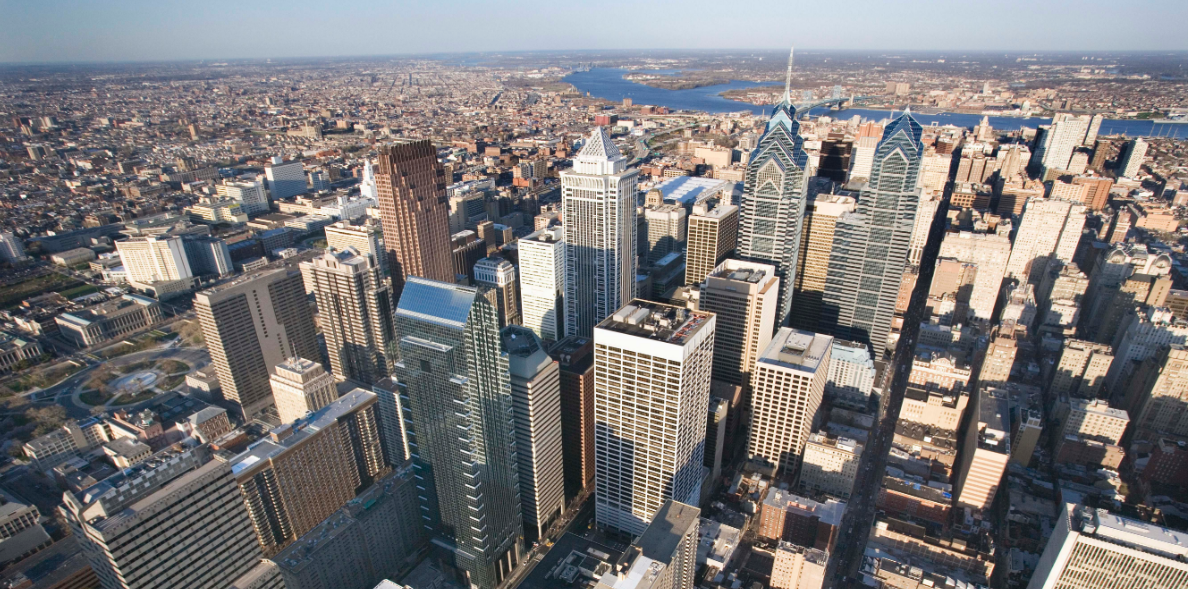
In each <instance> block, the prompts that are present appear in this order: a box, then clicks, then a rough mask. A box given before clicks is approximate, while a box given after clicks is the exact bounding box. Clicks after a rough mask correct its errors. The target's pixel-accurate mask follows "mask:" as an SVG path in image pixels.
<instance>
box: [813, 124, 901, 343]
mask: <svg viewBox="0 0 1188 589" xmlns="http://www.w3.org/2000/svg"><path fill="white" fill-rule="evenodd" d="M922 133H923V129H922V128H921V127H920V123H918V122H916V119H914V118H912V115H911V112H910V111H907V110H905V111H904V113H903V115H901V116H900V117H899V118H897V119H895V120H894V121H892V122H891V124H889V125H887V128H886V129H884V130H883V138H882V139H881V140H880V141H879V145H878V147H877V148H875V156H874V166H873V167H872V169H871V174H870V183H869V184H868V185H867V186H866V187H865V188H863V189H862V192H861V194H860V195H859V197H858V206H857V209H856V210H855V211H854V212H853V213H846V214H843V215H842V216H841V217H840V218H838V221H837V227H836V229H835V230H834V237H833V252H832V253H831V254H830V257H829V273H828V275H827V277H826V280H825V293H824V295H823V296H822V299H823V313H822V317H821V324H820V325H821V329H822V330H823V331H825V332H826V333H832V334H833V335H834V336H836V337H838V338H840V339H845V340H851V341H857V342H861V343H864V344H866V345H867V347H868V348H869V349H870V350H871V351H872V353H874V354H875V355H876V357H877V356H878V355H879V354H880V352H881V350H882V349H883V347H884V346H885V345H886V342H887V335H888V334H889V333H890V331H891V318H892V315H894V313H895V299H896V297H897V296H898V294H899V286H900V282H902V280H903V269H904V266H905V265H906V264H907V257H908V244H909V242H910V241H911V238H912V228H913V226H914V224H915V222H916V209H917V207H918V206H919V203H920V196H919V189H918V188H916V180H917V178H918V177H919V175H920V159H921V156H922V155H923V152H924V145H923V144H922V143H921V141H920V136H921V134H922Z"/></svg>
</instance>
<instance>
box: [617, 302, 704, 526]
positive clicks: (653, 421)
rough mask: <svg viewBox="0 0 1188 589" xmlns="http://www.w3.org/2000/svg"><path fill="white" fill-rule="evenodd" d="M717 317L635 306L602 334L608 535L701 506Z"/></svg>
mask: <svg viewBox="0 0 1188 589" xmlns="http://www.w3.org/2000/svg"><path fill="white" fill-rule="evenodd" d="M714 332H715V317H714V315H713V314H710V313H700V312H696V311H690V310H688V309H686V308H683V307H675V306H671V305H662V304H659V303H653V302H650V301H644V300H640V299H635V300H633V301H631V302H630V303H629V304H628V305H626V306H624V307H623V308H622V309H619V310H618V311H616V312H615V313H614V314H613V315H612V316H611V317H608V318H607V319H606V320H605V321H603V322H602V323H599V324H598V326H597V327H596V328H595V329H594V429H595V452H594V455H595V460H596V461H597V464H598V468H597V472H596V474H595V480H596V492H595V499H596V502H595V504H594V507H595V512H594V513H595V518H596V521H597V522H598V525H599V527H602V528H606V529H609V530H613V531H617V532H620V533H624V534H628V535H631V536H638V535H640V534H642V533H643V532H644V529H645V528H647V526H648V523H649V522H651V521H652V518H653V516H655V514H656V512H658V511H659V510H660V508H661V506H663V504H664V503H665V502H666V501H668V500H670V499H671V500H674V501H675V500H680V501H682V502H686V503H689V504H692V505H697V504H699V503H700V501H699V495H700V491H701V483H702V479H703V478H704V472H703V469H704V468H705V467H704V466H702V463H703V462H704V446H705V410H706V407H708V406H709V389H710V365H711V363H712V361H713V347H714Z"/></svg>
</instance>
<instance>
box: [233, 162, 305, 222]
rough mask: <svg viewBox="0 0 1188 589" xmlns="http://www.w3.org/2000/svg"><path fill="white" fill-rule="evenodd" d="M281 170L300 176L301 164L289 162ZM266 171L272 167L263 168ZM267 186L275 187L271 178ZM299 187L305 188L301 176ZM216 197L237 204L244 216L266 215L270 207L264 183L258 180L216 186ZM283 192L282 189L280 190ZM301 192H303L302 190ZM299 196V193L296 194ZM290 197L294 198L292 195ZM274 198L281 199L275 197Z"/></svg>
mask: <svg viewBox="0 0 1188 589" xmlns="http://www.w3.org/2000/svg"><path fill="white" fill-rule="evenodd" d="M281 168H283V169H286V170H288V169H294V170H296V171H297V173H298V174H301V173H302V172H301V162H290V163H288V164H285V165H284V166H281ZM265 169H266V170H274V172H273V173H275V169H274V168H273V167H269V168H265ZM268 182H269V186H270V187H271V186H275V185H276V182H274V181H273V179H272V176H269V177H268ZM301 186H302V187H304V186H305V176H304V175H302V176H301ZM216 190H218V195H219V196H221V197H223V198H229V199H231V200H234V201H237V202H239V208H240V210H242V211H243V213H244V214H245V215H255V214H257V213H267V212H268V211H269V209H270V207H271V205H270V204H269V201H268V192H267V191H265V190H264V183H263V182H260V181H259V180H255V181H247V182H232V181H228V182H224V183H222V184H219V185H218V186H216ZM277 190H278V189H275V188H274V189H273V196H276V194H277V192H276V191H277ZM282 190H283V189H282ZM301 192H305V191H304V190H302V191H301ZM296 194H300V192H298V193H296ZM292 196H295V194H294V195H292ZM276 198H282V197H280V196H276Z"/></svg>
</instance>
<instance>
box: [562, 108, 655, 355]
mask: <svg viewBox="0 0 1188 589" xmlns="http://www.w3.org/2000/svg"><path fill="white" fill-rule="evenodd" d="M638 175H639V171H638V170H629V169H627V158H625V157H623V154H621V153H619V148H618V147H615V144H614V143H613V142H612V141H611V138H610V135H608V134H607V133H606V129H604V128H602V127H598V128H597V129H595V130H594V132H593V133H591V134H590V138H589V139H588V140H587V141H586V144H585V145H584V146H582V150H581V151H580V152H578V155H577V158H575V159H574V160H573V168H572V169H569V170H565V171H563V172H561V207H562V214H563V216H564V219H565V333H566V334H568V335H578V336H582V337H590V336H591V335H592V334H593V332H594V326H595V325H597V324H598V322H599V321H602V320H603V319H605V318H607V317H608V316H610V315H611V314H612V313H614V312H615V311H616V310H618V309H619V308H620V307H622V306H623V305H625V304H626V303H627V301H629V300H630V299H631V297H632V296H634V292H635V273H636V264H637V260H636V245H637V243H636V229H637V226H636V213H635V180H636V177H637V176H638Z"/></svg>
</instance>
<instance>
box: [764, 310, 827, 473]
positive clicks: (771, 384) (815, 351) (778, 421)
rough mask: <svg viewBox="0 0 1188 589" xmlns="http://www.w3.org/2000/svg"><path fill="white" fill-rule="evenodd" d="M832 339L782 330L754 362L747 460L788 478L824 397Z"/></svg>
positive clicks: (805, 332)
mask: <svg viewBox="0 0 1188 589" xmlns="http://www.w3.org/2000/svg"><path fill="white" fill-rule="evenodd" d="M832 348H833V338H832V337H830V336H827V335H820V334H816V333H812V332H807V331H797V330H795V329H792V328H788V327H782V328H780V330H779V332H777V333H776V335H775V337H774V338H772V340H771V343H769V344H768V345H767V348H766V349H764V350H763V352H762V354H761V355H760V356H759V358H758V359H757V361H756V362H755V372H754V375H753V376H752V377H751V389H752V392H751V435H750V440H749V442H748V444H747V457H748V459H750V460H751V461H752V462H753V463H754V464H756V465H757V466H762V467H765V468H767V469H770V470H771V471H772V472H774V473H778V474H779V475H780V476H782V477H784V478H786V479H789V480H790V479H791V476H792V474H793V473H795V472H796V470H797V467H798V466H799V464H800V457H801V455H802V454H803V453H804V445H805V444H806V443H807V442H808V438H809V434H811V433H812V431H813V429H812V428H813V420H814V419H815V418H816V415H817V409H818V408H819V407H820V406H821V399H822V397H824V394H825V381H826V380H827V379H828V373H829V358H830V352H831V351H832Z"/></svg>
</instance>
